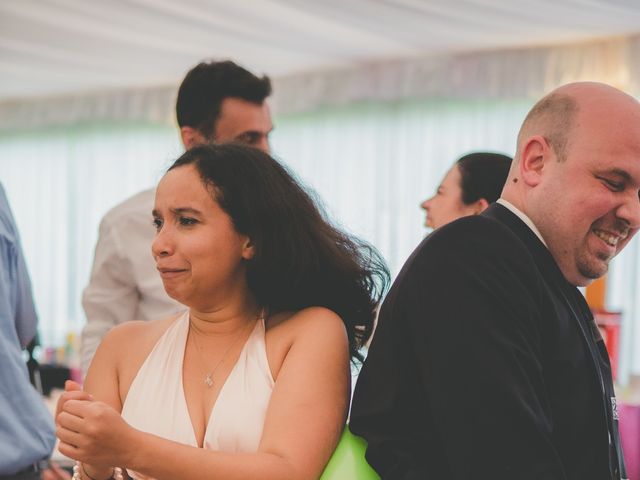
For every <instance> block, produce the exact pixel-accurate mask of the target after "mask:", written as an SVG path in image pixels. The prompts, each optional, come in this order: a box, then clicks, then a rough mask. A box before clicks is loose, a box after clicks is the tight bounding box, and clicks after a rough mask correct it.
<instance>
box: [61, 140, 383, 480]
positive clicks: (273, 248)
mask: <svg viewBox="0 0 640 480" xmlns="http://www.w3.org/2000/svg"><path fill="white" fill-rule="evenodd" d="M153 216H154V222H155V225H156V228H157V231H158V233H157V236H156V239H155V241H154V243H153V247H152V252H153V255H154V258H155V260H156V263H157V267H158V270H159V272H160V275H161V276H162V280H163V283H164V286H165V289H166V291H167V293H168V294H169V295H170V296H171V297H173V298H174V299H176V300H178V301H179V302H181V303H182V304H184V305H186V306H187V307H188V310H187V311H186V312H185V313H183V314H179V315H177V316H174V317H171V318H168V319H163V320H158V321H154V322H127V323H125V324H122V325H120V326H118V327H116V328H115V329H113V330H112V331H111V332H110V333H109V335H108V336H107V337H106V338H105V340H104V341H103V343H102V345H101V346H100V348H99V350H98V352H97V354H96V356H95V358H94V360H93V363H92V365H91V368H90V369H89V372H88V375H87V380H86V383H85V392H82V391H80V390H74V388H78V387H75V386H73V385H71V386H70V387H69V390H70V391H68V392H67V393H65V395H64V396H63V398H62V399H61V401H60V403H59V406H58V409H59V412H60V413H59V414H58V416H57V421H58V424H59V426H60V427H59V430H58V436H59V438H60V440H61V446H60V450H61V452H62V453H64V454H66V455H68V456H70V457H72V458H74V459H76V460H79V461H80V462H82V463H79V464H78V465H77V468H76V478H85V479H96V478H97V479H104V478H107V477H110V476H116V477H120V476H123V475H124V472H123V471H122V470H121V469H120V468H118V467H121V468H126V470H127V472H128V474H129V475H130V476H132V477H133V478H140V479H142V478H145V479H146V478H184V479H192V478H193V479H195V478H197V479H202V478H210V479H218V478H220V479H225V480H227V479H234V478H238V479H243V480H244V479H252V478H256V479H258V478H259V479H271V478H273V479H276V478H277V479H281V478H300V479H310V478H317V477H319V476H320V474H321V472H322V470H323V468H324V465H325V464H326V462H327V460H328V459H329V457H330V455H331V453H332V452H333V449H334V448H335V446H336V443H337V441H338V438H339V436H340V433H341V431H342V428H343V426H344V421H345V418H346V414H347V409H348V404H349V392H350V388H349V382H350V370H349V359H350V358H351V359H359V358H360V354H359V349H360V347H361V346H362V345H363V344H364V342H365V341H366V340H367V339H368V338H369V336H370V335H371V331H372V327H373V320H374V315H375V310H376V307H377V304H378V302H379V300H380V297H381V295H382V292H383V291H384V289H385V288H386V285H387V282H388V271H387V269H386V266H385V265H384V262H383V260H382V259H381V257H380V256H379V255H378V253H377V252H376V251H375V250H374V249H373V248H372V247H370V246H368V245H367V244H365V243H363V242H360V241H358V240H355V239H353V238H351V237H350V236H348V235H347V234H345V233H344V232H341V231H340V230H339V229H337V228H336V227H334V226H333V225H331V223H329V222H328V221H327V219H326V218H325V217H324V215H323V214H322V213H321V211H320V210H319V208H318V207H317V205H316V204H315V202H314V201H313V200H312V198H311V197H310V196H309V194H308V193H306V192H305V190H304V189H303V188H302V187H301V186H300V185H299V183H298V182H296V180H295V179H294V178H293V177H292V176H291V175H290V174H289V173H288V172H287V170H286V169H285V168H284V167H283V166H282V165H280V164H279V163H278V162H276V161H275V160H273V159H272V158H271V157H270V156H269V155H268V154H266V153H264V152H261V151H259V150H256V149H252V148H249V147H244V146H240V145H218V146H213V145H210V146H201V147H196V148H194V149H192V150H190V151H188V152H186V153H185V154H184V155H182V156H181V157H180V158H179V159H178V160H177V161H176V162H175V163H174V164H173V166H172V167H171V168H170V169H169V170H168V172H167V173H166V175H165V176H164V177H163V178H162V180H161V181H160V183H159V185H158V189H157V192H156V202H155V209H154V212H153ZM89 394H91V397H89Z"/></svg>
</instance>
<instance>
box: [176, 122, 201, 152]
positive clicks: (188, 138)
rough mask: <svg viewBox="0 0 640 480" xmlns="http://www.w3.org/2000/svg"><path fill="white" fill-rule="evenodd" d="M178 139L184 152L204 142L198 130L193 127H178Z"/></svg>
mask: <svg viewBox="0 0 640 480" xmlns="http://www.w3.org/2000/svg"><path fill="white" fill-rule="evenodd" d="M180 138H181V139H182V144H183V145H184V148H185V150H189V149H191V148H193V147H195V146H197V145H202V144H203V143H205V142H206V139H205V138H204V135H202V133H200V130H198V129H197V128H193V127H180Z"/></svg>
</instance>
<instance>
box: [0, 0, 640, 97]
mask: <svg viewBox="0 0 640 480" xmlns="http://www.w3.org/2000/svg"><path fill="white" fill-rule="evenodd" d="M638 32H640V3H639V2H637V1H635V0H563V1H561V2H559V1H557V0H536V1H529V0H323V1H316V0H245V1H240V2H229V1H228V0H181V1H180V2H176V1H173V0H105V1H86V0H6V1H2V2H0V79H1V80H0V100H8V99H24V98H25V97H32V96H43V95H46V96H51V95H68V94H77V93H79V92H88V91H100V90H110V89H122V88H135V87H153V86H162V85H166V86H168V85H172V86H173V85H175V84H176V83H177V82H179V81H180V79H181V78H182V77H183V75H184V73H185V71H186V70H187V69H188V68H189V67H191V66H192V65H193V64H194V63H196V62H197V61H199V60H201V59H203V58H209V57H216V58H233V59H235V60H237V61H239V62H241V63H242V64H244V65H246V66H247V67H248V68H250V69H252V70H254V71H256V72H266V73H268V74H269V75H271V76H273V77H276V78H280V77H287V76H292V75H293V76H295V75H299V74H303V73H308V72H317V71H323V70H331V69H342V68H346V67H354V66H362V65H369V64H376V63H380V62H385V61H388V60H393V59H416V58H424V57H430V56H434V55H436V56H437V55H444V54H447V55H448V54H453V53H460V52H468V51H478V50H492V49H500V48H506V47H509V48H522V47H530V46H544V45H552V44H558V43H566V42H576V41H584V40H589V39H595V38H602V37H609V36H612V35H619V36H622V35H629V34H634V33H638Z"/></svg>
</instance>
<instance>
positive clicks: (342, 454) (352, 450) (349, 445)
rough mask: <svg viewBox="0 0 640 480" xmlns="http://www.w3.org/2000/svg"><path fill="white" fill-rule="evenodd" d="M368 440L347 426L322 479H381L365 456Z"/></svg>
mask: <svg viewBox="0 0 640 480" xmlns="http://www.w3.org/2000/svg"><path fill="white" fill-rule="evenodd" d="M366 449H367V442H366V441H365V440H364V439H363V438H361V437H358V436H356V435H354V434H353V433H351V431H349V426H348V425H347V426H345V428H344V432H342V437H340V442H338V446H337V447H336V450H335V451H334V452H333V455H332V456H331V459H330V460H329V463H328V464H327V466H326V467H325V469H324V472H323V473H322V476H321V477H320V480H380V477H379V476H378V474H377V473H376V472H375V471H374V470H373V469H372V468H371V467H370V466H369V464H368V463H367V461H366V460H365V458H364V452H365V450H366Z"/></svg>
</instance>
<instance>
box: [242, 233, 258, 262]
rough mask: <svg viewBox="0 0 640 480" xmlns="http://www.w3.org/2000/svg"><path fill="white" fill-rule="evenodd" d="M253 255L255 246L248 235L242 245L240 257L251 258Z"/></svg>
mask: <svg viewBox="0 0 640 480" xmlns="http://www.w3.org/2000/svg"><path fill="white" fill-rule="evenodd" d="M254 255H255V248H254V246H253V242H252V241H251V239H250V238H249V237H247V238H246V240H245V242H244V245H242V258H244V259H245V260H251V259H252V258H253V256H254Z"/></svg>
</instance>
